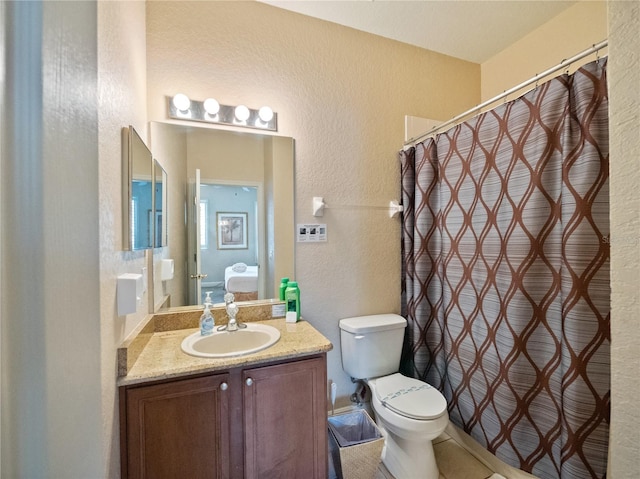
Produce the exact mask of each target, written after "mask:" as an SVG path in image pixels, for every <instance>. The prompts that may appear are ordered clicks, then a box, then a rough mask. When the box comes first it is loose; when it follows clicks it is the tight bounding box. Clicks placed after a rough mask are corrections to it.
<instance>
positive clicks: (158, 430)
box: [120, 374, 230, 479]
mask: <svg viewBox="0 0 640 479" xmlns="http://www.w3.org/2000/svg"><path fill="white" fill-rule="evenodd" d="M229 378H230V375H229V374H215V375H211V376H205V377H198V378H192V379H181V380H176V381H171V382H165V383H160V384H152V385H142V386H140V387H131V388H126V389H124V391H122V390H121V400H120V408H121V417H122V416H124V417H123V419H124V423H123V421H122V420H121V424H120V427H121V428H123V430H121V438H122V440H121V446H120V447H121V448H122V449H123V450H122V451H121V460H122V477H123V478H125V477H128V478H129V479H143V478H148V479H151V478H153V479H165V478H166V479H173V478H181V477H185V478H186V477H189V478H194V479H196V478H229V477H230V475H229V448H230V430H229V394H227V391H228V387H229ZM122 393H124V397H123V394H122ZM123 409H124V411H123Z"/></svg>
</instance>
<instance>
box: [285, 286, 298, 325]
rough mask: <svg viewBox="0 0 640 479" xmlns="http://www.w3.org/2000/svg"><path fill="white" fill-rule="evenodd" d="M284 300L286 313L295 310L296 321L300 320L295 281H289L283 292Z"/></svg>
mask: <svg viewBox="0 0 640 479" xmlns="http://www.w3.org/2000/svg"><path fill="white" fill-rule="evenodd" d="M284 300H285V302H286V305H287V313H290V312H295V313H296V321H300V290H299V289H298V283H297V282H296V281H289V283H287V289H286V290H285V292H284Z"/></svg>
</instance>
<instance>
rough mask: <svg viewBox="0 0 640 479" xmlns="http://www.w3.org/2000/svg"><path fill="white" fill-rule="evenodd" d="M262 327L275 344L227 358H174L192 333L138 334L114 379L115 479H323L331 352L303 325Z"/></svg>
mask: <svg viewBox="0 0 640 479" xmlns="http://www.w3.org/2000/svg"><path fill="white" fill-rule="evenodd" d="M265 323H268V324H270V325H273V326H274V327H277V328H278V329H279V330H280V333H281V338H280V340H279V341H278V342H277V343H276V344H275V345H273V346H271V347H270V348H268V349H265V350H263V351H259V352H257V353H254V354H250V355H246V356H240V357H230V358H216V359H212V358H196V357H192V356H188V355H186V354H184V353H183V352H182V351H180V343H181V341H182V339H184V338H185V337H186V336H187V335H189V334H191V333H193V329H178V330H170V331H157V330H156V331H153V332H151V333H150V334H149V332H147V333H144V332H141V335H140V336H142V337H145V335H146V336H147V337H146V339H145V345H144V347H142V348H141V349H140V352H139V354H137V353H136V355H137V356H138V357H137V358H136V360H135V363H133V364H132V366H131V367H130V368H128V371H127V374H126V375H123V376H121V378H120V380H119V392H120V429H121V431H120V436H121V464H122V465H121V471H122V478H123V479H124V478H130V479H132V478H143V477H147V478H154V479H162V478H175V477H189V478H243V477H244V478H256V479H258V478H259V479H264V478H269V477H273V478H275V477H304V478H318V479H320V478H322V479H324V478H325V477H327V424H326V421H327V419H326V418H327V393H326V388H327V372H326V369H327V366H326V352H327V351H328V350H330V349H331V348H332V345H331V343H330V342H329V341H328V340H327V339H326V338H324V336H322V335H321V334H320V333H318V332H317V331H316V330H315V329H314V328H313V327H312V326H311V325H310V324H309V323H306V322H304V321H302V322H299V323H295V324H287V323H285V322H284V319H271V320H266V321H265ZM156 326H157V325H156ZM129 347H130V349H131V351H130V352H132V351H134V350H136V348H137V347H136V346H135V345H134V344H130V345H129Z"/></svg>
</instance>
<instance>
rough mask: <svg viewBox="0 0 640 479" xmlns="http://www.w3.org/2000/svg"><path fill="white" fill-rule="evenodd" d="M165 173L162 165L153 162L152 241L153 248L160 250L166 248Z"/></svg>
mask: <svg viewBox="0 0 640 479" xmlns="http://www.w3.org/2000/svg"><path fill="white" fill-rule="evenodd" d="M166 184H167V172H166V171H165V170H164V168H162V165H160V163H159V162H158V160H155V162H154V169H153V185H154V190H153V204H154V210H155V216H154V218H153V219H154V221H155V223H154V227H155V234H154V241H153V246H154V247H156V248H160V247H162V246H167V189H166V188H165V185H166Z"/></svg>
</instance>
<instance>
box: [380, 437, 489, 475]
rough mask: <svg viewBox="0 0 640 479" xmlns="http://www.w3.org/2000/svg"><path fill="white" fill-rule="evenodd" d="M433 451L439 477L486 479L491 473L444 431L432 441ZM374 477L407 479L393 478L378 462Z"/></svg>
mask: <svg viewBox="0 0 640 479" xmlns="http://www.w3.org/2000/svg"><path fill="white" fill-rule="evenodd" d="M433 451H434V453H435V456H436V462H437V463H438V468H439V469H440V479H487V478H489V477H491V476H492V475H493V471H491V470H489V469H488V468H487V467H486V466H485V465H484V464H482V463H481V462H480V461H478V460H477V459H476V458H475V457H474V456H472V455H471V454H470V453H469V452H467V450H466V449H464V448H463V447H462V446H461V445H460V444H458V443H457V442H456V441H455V440H454V439H453V438H452V437H451V436H449V435H448V434H447V433H446V432H445V433H442V434H441V435H440V436H439V437H438V438H436V439H435V440H434V441H433ZM375 479H407V478H394V477H393V476H392V475H391V474H390V473H389V471H387V469H386V468H385V467H384V465H383V464H380V468H379V469H378V474H377V475H376V478H375Z"/></svg>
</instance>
